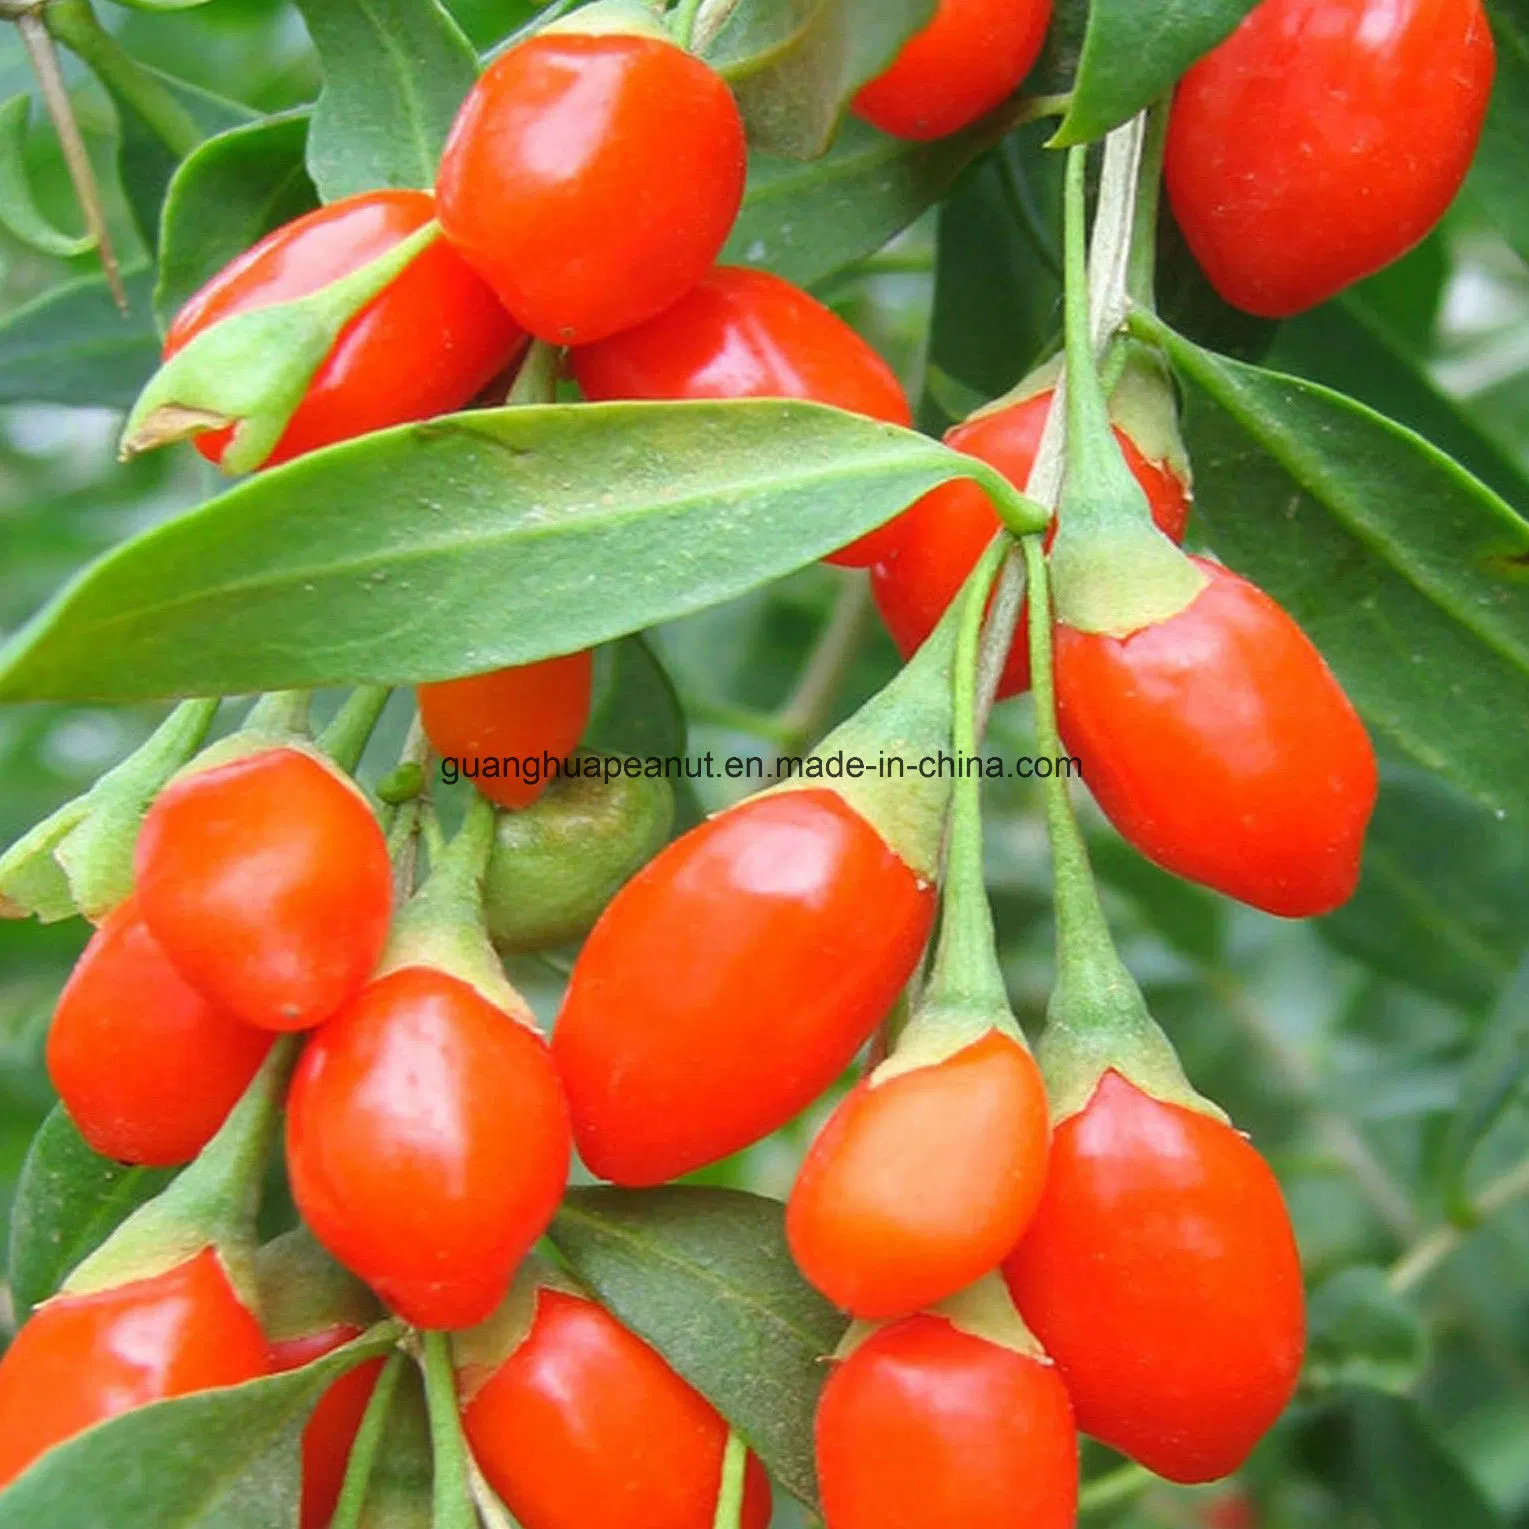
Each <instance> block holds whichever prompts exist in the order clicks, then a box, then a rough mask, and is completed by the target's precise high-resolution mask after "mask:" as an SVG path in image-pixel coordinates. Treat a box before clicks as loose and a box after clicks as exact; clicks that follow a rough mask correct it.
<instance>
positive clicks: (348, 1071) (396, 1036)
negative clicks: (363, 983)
mask: <svg viewBox="0 0 1529 1529" xmlns="http://www.w3.org/2000/svg"><path fill="white" fill-rule="evenodd" d="M568 1158H569V1139H568V1111H567V1106H566V1105H565V1104H564V1102H563V1093H562V1089H561V1087H560V1086H559V1083H558V1079H557V1074H556V1072H555V1071H554V1069H553V1065H552V1059H551V1056H550V1055H549V1054H548V1050H547V1045H546V1042H545V1041H543V1040H542V1038H541V1037H540V1036H539V1035H537V1034H536V1033H535V1032H534V1031H533V1030H531V1029H530V1028H529V1027H528V1026H527V1025H524V1024H521V1023H520V1022H519V1021H517V1020H516V1019H514V1018H512V1017H511V1016H510V1015H509V1014H507V1013H505V1012H504V1011H503V1010H502V1009H500V1008H498V1007H497V1006H495V1005H494V1004H492V1003H490V1002H489V1001H488V1000H487V999H486V998H484V997H483V996H482V995H481V994H479V993H478V992H477V991H476V990H475V989H474V988H473V987H471V986H469V984H468V983H466V982H464V981H462V980H461V979H460V978H457V977H454V976H450V975H448V974H447V973H445V972H443V971H438V970H435V969H433V968H431V967H425V966H409V967H404V968H402V969H401V970H398V971H395V972H391V973H389V974H388V975H386V976H383V977H380V978H378V979H377V980H376V981H374V982H372V983H370V984H369V985H368V986H367V987H366V988H364V989H363V990H362V992H361V993H360V994H359V995H358V996H357V997H356V998H355V999H354V1000H353V1001H352V1002H351V1003H350V1004H348V1005H347V1006H346V1007H345V1008H344V1009H343V1010H341V1012H340V1013H338V1014H337V1015H335V1016H334V1018H333V1019H331V1020H330V1021H328V1023H326V1024H325V1025H324V1026H323V1027H322V1028H321V1029H320V1030H319V1031H318V1032H317V1033H316V1034H315V1035H314V1037H313V1039H312V1040H311V1041H310V1042H309V1043H308V1046H307V1048H306V1050H305V1051H304V1052H303V1056H302V1059H301V1061H300V1062H299V1063H298V1067H297V1073H296V1075H295V1077H294V1079H293V1082H292V1092H291V1096H290V1098H289V1099H288V1103H287V1166H288V1170H289V1172H290V1175H291V1180H292V1192H293V1195H294V1197H295V1198H296V1201H297V1205H298V1209H299V1210H300V1211H301V1212H302V1216H303V1220H304V1221H305V1222H306V1223H307V1224H308V1226H309V1227H310V1228H311V1229H312V1231H313V1234H314V1236H315V1237H317V1238H318V1240H319V1241H320V1242H321V1243H323V1245H324V1246H325V1247H326V1248H328V1250H329V1251H330V1252H331V1253H332V1254H333V1255H334V1256H335V1257H336V1258H337V1259H339V1261H340V1262H341V1263H342V1264H344V1265H345V1266H346V1268H348V1269H350V1270H352V1271H353V1272H354V1273H356V1274H358V1275H360V1277H361V1278H362V1279H364V1280H365V1281H366V1282H367V1283H368V1284H369V1285H370V1286H371V1287H372V1288H373V1289H374V1290H376V1292H377V1293H378V1294H379V1295H380V1296H381V1297H382V1298H383V1299H384V1300H385V1301H387V1303H388V1304H389V1305H390V1306H392V1307H393V1309H394V1310H395V1311H397V1312H398V1313H399V1314H400V1315H401V1316H403V1317H406V1318H407V1319H408V1320H409V1321H411V1322H413V1323H414V1324H415V1325H416V1326H419V1327H433V1328H457V1327H470V1326H472V1325H473V1324H474V1323H476V1322H481V1321H482V1320H483V1319H484V1318H485V1317H487V1316H488V1315H489V1313H490V1312H491V1311H493V1309H494V1307H495V1306H497V1305H498V1304H499V1301H500V1300H501V1298H502V1297H503V1295H504V1293H505V1291H506V1289H507V1288H508V1287H509V1283H510V1278H511V1276H512V1275H513V1273H514V1271H515V1267H516V1265H517V1264H519V1262H520V1261H521V1259H522V1258H524V1257H525V1255H526V1253H527V1252H528V1251H529V1249H530V1248H531V1246H532V1244H533V1243H535V1241H536V1240H537V1238H539V1237H540V1236H541V1234H542V1233H543V1232H544V1231H545V1230H546V1227H547V1223H548V1222H549V1221H550V1220H551V1219H552V1213H553V1212H554V1211H555V1210H556V1209H557V1206H558V1202H559V1201H560V1200H561V1198H562V1194H563V1186H564V1183H565V1181H566V1179H567V1175H568Z"/></svg>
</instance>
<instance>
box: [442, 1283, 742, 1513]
mask: <svg viewBox="0 0 1529 1529" xmlns="http://www.w3.org/2000/svg"><path fill="white" fill-rule="evenodd" d="M463 1379H464V1381H465V1382H466V1383H467V1384H466V1389H465V1393H464V1394H467V1395H469V1396H470V1398H471V1399H470V1400H469V1401H468V1402H467V1404H466V1406H465V1407H464V1409H463V1414H462V1420H463V1423H464V1425H465V1428H466V1432H467V1440H468V1443H469V1444H470V1445H471V1447H472V1451H473V1454H474V1456H475V1458H476V1459H477V1461H478V1464H479V1466H480V1467H481V1468H482V1470H483V1474H484V1475H485V1476H486V1477H487V1478H488V1482H489V1485H490V1486H492V1487H493V1488H494V1490H495V1492H497V1493H498V1495H499V1496H500V1498H501V1499H502V1500H503V1502H504V1504H505V1506H506V1507H507V1508H509V1510H510V1512H511V1513H513V1514H514V1515H515V1517H516V1519H517V1521H518V1522H519V1523H520V1524H522V1525H523V1526H524V1529H588V1526H590V1525H594V1524H610V1525H618V1524H619V1525H620V1526H621V1529H711V1526H712V1521H713V1517H714V1515H715V1512H716V1504H717V1489H718V1487H719V1485H720V1484H721V1478H722V1452H723V1450H724V1448H725V1447H726V1444H727V1424H726V1423H725V1422H724V1421H723V1420H722V1418H721V1417H720V1416H719V1415H718V1413H717V1411H716V1409H715V1408H713V1407H712V1405H711V1403H710V1402H708V1401H707V1400H706V1398H705V1397H703V1396H702V1395H701V1393H700V1392H699V1391H697V1390H695V1389H694V1388H693V1387H692V1386H690V1385H689V1384H688V1383H687V1382H686V1381H684V1380H682V1379H681V1378H680V1377H679V1376H678V1375H677V1374H675V1372H674V1371H673V1370H672V1369H670V1367H669V1365H668V1363H667V1362H666V1361H665V1360H664V1358H663V1357H662V1356H661V1355H660V1354H659V1353H658V1352H657V1351H656V1350H655V1349H652V1348H650V1347H649V1346H648V1345H647V1344H646V1343H644V1342H643V1341H642V1339H641V1338H639V1337H638V1336H637V1335H636V1334H635V1333H633V1332H630V1331H628V1329H626V1328H625V1327H623V1326H622V1325H621V1324H620V1323H619V1322H618V1321H617V1320H616V1319H615V1318H614V1317H613V1316H611V1314H610V1313H609V1312H608V1311H606V1310H605V1309H604V1308H603V1307H601V1306H599V1305H597V1304H596V1303H595V1302H593V1301H588V1300H585V1299H583V1298H582V1297H580V1296H576V1295H569V1294H566V1293H565V1292H563V1291H560V1290H548V1289H541V1290H539V1291H537V1293H536V1314H535V1318H534V1320H533V1322H532V1326H531V1330H530V1332H529V1334H528V1335H527V1336H526V1338H525V1340H524V1341H523V1342H522V1343H521V1344H520V1346H519V1347H518V1348H516V1349H515V1350H514V1352H513V1353H511V1354H510V1355H509V1357H508V1358H507V1359H505V1360H504V1362H503V1363H502V1364H500V1365H499V1367H498V1368H497V1369H496V1370H495V1371H494V1372H493V1374H492V1375H490V1376H489V1377H488V1378H487V1380H485V1381H483V1382H482V1383H481V1384H480V1385H478V1386H477V1389H476V1390H473V1389H472V1387H473V1385H474V1384H475V1382H474V1381H473V1379H472V1378H471V1377H467V1376H464V1377H463ZM769 1522H770V1484H769V1481H768V1479H767V1478H766V1476H765V1473H764V1468H763V1467H762V1466H761V1465H760V1463H759V1461H758V1460H757V1459H756V1458H755V1457H754V1456H753V1455H750V1456H749V1460H748V1466H747V1473H746V1475H745V1478H744V1500H743V1517H742V1526H743V1529H765V1526H766V1525H767V1524H768V1523H769Z"/></svg>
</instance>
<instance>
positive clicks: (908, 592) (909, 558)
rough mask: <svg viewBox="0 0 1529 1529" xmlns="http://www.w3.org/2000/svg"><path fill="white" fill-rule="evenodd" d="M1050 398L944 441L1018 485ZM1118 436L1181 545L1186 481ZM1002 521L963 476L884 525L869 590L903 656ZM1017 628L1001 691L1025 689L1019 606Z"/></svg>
mask: <svg viewBox="0 0 1529 1529" xmlns="http://www.w3.org/2000/svg"><path fill="white" fill-rule="evenodd" d="M1051 396H1052V395H1051V390H1050V389H1049V388H1048V389H1047V390H1046V391H1045V392H1043V393H1037V394H1036V395H1034V396H1033V397H1031V398H1026V399H1024V400H1022V401H1021V402H1019V403H1016V404H1010V405H1009V406H1008V407H1007V408H1005V409H996V410H994V411H993V412H992V413H991V414H982V415H978V416H977V417H976V418H974V419H970V420H967V421H966V423H965V424H961V425H957V426H956V427H955V428H954V429H952V430H950V431H948V432H947V433H946V436H945V444H946V445H947V446H950V447H953V448H954V449H955V450H956V451H964V452H966V453H967V454H968V455H969V456H974V457H978V458H980V459H981V460H982V461H984V462H986V463H987V464H988V465H989V466H990V467H996V468H997V469H998V471H999V472H1001V473H1002V474H1003V475H1004V477H1006V478H1007V479H1008V480H1009V482H1011V483H1012V484H1014V486H1015V487H1016V488H1019V489H1023V488H1024V486H1025V484H1026V483H1027V482H1028V481H1029V478H1030V470H1031V468H1032V467H1033V466H1034V465H1035V458H1036V454H1037V452H1039V450H1040V444H1041V435H1042V434H1043V432H1044V431H1045V428H1046V415H1047V414H1048V413H1049V411H1050V408H1051ZM1115 440H1116V442H1117V444H1118V445H1119V446H1120V449H1121V451H1122V453H1123V454H1124V456H1125V459H1126V465H1127V466H1128V467H1129V468H1130V469H1131V472H1132V474H1133V475H1134V476H1135V478H1136V481H1137V482H1138V483H1139V484H1140V485H1141V486H1142V489H1143V490H1144V491H1145V493H1146V495H1147V499H1148V502H1149V503H1150V504H1151V506H1152V518H1153V520H1154V521H1155V522H1156V523H1157V526H1158V529H1159V530H1161V531H1162V532H1163V533H1164V534H1165V535H1168V536H1171V537H1172V538H1173V539H1174V540H1175V541H1183V539H1184V528H1185V526H1186V525H1187V524H1188V521H1189V495H1188V492H1187V491H1186V489H1185V487H1184V484H1183V482H1182V481H1181V480H1180V479H1179V477H1178V476H1177V475H1176V474H1175V473H1174V471H1173V470H1172V468H1171V467H1170V466H1169V465H1168V464H1167V463H1166V462H1149V461H1148V460H1147V459H1146V458H1145V457H1144V456H1143V455H1142V454H1141V452H1140V451H1139V450H1137V448H1136V446H1135V444H1134V443H1133V442H1132V440H1131V439H1130V437H1129V436H1127V435H1126V434H1125V432H1124V431H1123V430H1120V429H1119V428H1117V429H1116V430H1115ZM1000 524H1001V522H1000V521H999V519H998V512H997V511H996V510H994V508H993V506H992V503H991V502H990V501H989V499H988V497H987V495H986V494H984V493H983V492H982V490H981V489H980V488H978V487H977V485H976V484H975V483H973V482H971V481H970V480H969V479H957V480H954V481H952V482H950V483H942V484H941V485H940V487H939V488H937V489H934V490H932V491H931V492H930V493H927V494H925V495H924V497H923V498H922V499H920V500H918V501H917V503H915V504H914V505H913V506H912V507H911V508H909V509H908V510H905V511H904V512H903V514H902V515H900V516H899V517H898V518H897V519H896V520H894V521H893V522H892V524H891V525H890V526H888V527H887V528H886V529H887V530H888V531H889V532H892V533H893V545H892V547H891V549H890V551H888V552H887V553H885V554H884V555H883V556H882V558H881V560H880V561H878V562H877V563H876V565H875V566H874V567H873V568H872V569H871V593H872V594H873V595H874V596H875V599H876V609H877V610H878V611H880V612H881V619H882V621H883V623H884V624H885V626H886V629H887V631H888V632H890V633H891V635H892V640H893V641H894V642H895V643H896V644H897V647H898V651H899V652H900V653H901V654H902V656H903V657H904V658H905V659H906V658H911V657H912V656H913V655H914V654H915V653H916V652H917V651H918V650H919V648H920V647H921V646H922V645H923V643H924V640H925V639H926V638H927V637H928V636H929V634H930V633H931V632H932V631H933V630H934V629H935V626H936V625H937V624H938V623H939V619H940V617H941V616H943V615H944V614H945V610H946V607H947V606H948V605H949V604H950V602H951V601H952V600H953V599H955V597H956V594H957V593H958V592H959V590H960V588H961V586H962V585H963V584H964V583H965V582H966V578H967V575H968V574H970V573H971V571H972V569H973V568H975V567H976V565H977V559H978V558H979V557H981V556H982V552H983V549H984V548H985V547H986V546H987V545H988V543H989V542H990V541H992V539H993V537H994V536H995V535H997V533H998V530H999V527H1000ZM1015 631H1016V639H1015V642H1014V644H1013V646H1012V647H1011V648H1010V650H1009V659H1008V663H1007V664H1006V665H1005V666H1004V671H1003V678H1002V681H1001V682H1000V685H999V689H998V694H999V696H1000V697H1003V696H1012V695H1019V694H1020V693H1021V692H1023V691H1025V690H1028V689H1029V688H1030V649H1029V644H1028V643H1026V642H1025V640H1024V631H1025V616H1024V613H1023V612H1021V614H1020V616H1019V618H1018V621H1017V623H1016V627H1015Z"/></svg>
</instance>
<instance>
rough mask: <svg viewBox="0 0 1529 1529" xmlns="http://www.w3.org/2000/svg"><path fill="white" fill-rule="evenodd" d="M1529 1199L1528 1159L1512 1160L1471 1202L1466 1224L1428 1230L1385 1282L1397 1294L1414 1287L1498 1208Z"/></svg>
mask: <svg viewBox="0 0 1529 1529" xmlns="http://www.w3.org/2000/svg"><path fill="white" fill-rule="evenodd" d="M1525 1198H1529V1158H1525V1159H1524V1160H1523V1161H1522V1162H1520V1163H1515V1164H1514V1166H1513V1167H1511V1168H1509V1169H1508V1170H1507V1172H1506V1173H1503V1174H1501V1175H1499V1176H1498V1177H1497V1178H1495V1179H1493V1180H1492V1182H1491V1183H1490V1184H1488V1185H1487V1187H1486V1188H1485V1189H1483V1190H1482V1191H1481V1193H1480V1194H1479V1195H1477V1196H1476V1198H1475V1200H1474V1201H1472V1204H1471V1210H1472V1212H1473V1214H1472V1218H1471V1221H1470V1224H1469V1225H1466V1226H1460V1225H1456V1224H1453V1223H1451V1224H1450V1225H1448V1226H1441V1227H1437V1228H1435V1229H1434V1230H1433V1231H1431V1232H1429V1233H1428V1235H1427V1236H1425V1237H1423V1238H1421V1239H1419V1241H1418V1242H1416V1243H1415V1244H1414V1245H1413V1246H1412V1247H1411V1248H1409V1249H1408V1250H1407V1252H1405V1253H1404V1254H1402V1256H1401V1257H1400V1258H1399V1259H1397V1261H1396V1262H1395V1263H1394V1264H1393V1265H1392V1266H1391V1273H1390V1274H1389V1275H1388V1276H1387V1282H1388V1283H1389V1284H1390V1286H1391V1288H1392V1290H1394V1291H1395V1292H1396V1293H1397V1294H1398V1295H1404V1294H1406V1293H1407V1292H1408V1291H1409V1290H1413V1289H1415V1288H1416V1287H1417V1286H1418V1285H1420V1284H1422V1282H1423V1281H1424V1280H1425V1279H1427V1278H1428V1276H1429V1275H1430V1274H1432V1273H1433V1272H1434V1270H1435V1269H1437V1268H1438V1267H1439V1265H1440V1264H1442V1263H1443V1262H1444V1261H1445V1259H1447V1258H1449V1257H1450V1255H1451V1254H1453V1253H1454V1252H1455V1250H1456V1249H1457V1248H1459V1247H1460V1246H1461V1244H1462V1243H1464V1242H1465V1240H1466V1238H1467V1237H1469V1236H1470V1234H1471V1233H1472V1232H1473V1231H1474V1230H1475V1229H1476V1228H1477V1227H1478V1226H1479V1225H1480V1224H1481V1223H1482V1222H1483V1221H1489V1220H1490V1219H1491V1218H1492V1217H1493V1216H1495V1215H1496V1214H1497V1213H1498V1212H1499V1211H1502V1210H1506V1209H1507V1208H1508V1206H1510V1205H1512V1204H1513V1203H1514V1202H1515V1201H1518V1200H1522V1199H1525Z"/></svg>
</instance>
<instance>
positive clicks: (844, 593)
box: [775, 574, 871, 748]
mask: <svg viewBox="0 0 1529 1529" xmlns="http://www.w3.org/2000/svg"><path fill="white" fill-rule="evenodd" d="M870 614H871V590H870V585H869V584H868V583H867V582H866V580H865V578H864V576H863V575H860V574H849V575H847V576H846V578H845V582H844V586H843V588H841V589H840V591H839V598H838V600H837V601H836V602H835V603H834V608H833V614H832V615H831V616H829V618H828V624H827V625H826V626H825V627H824V628H823V634H822V636H821V637H819V638H818V642H817V646H816V647H815V648H814V649H813V651H812V657H811V658H809V659H808V661H807V667H806V668H805V669H804V670H803V671H802V677H801V679H800V680H799V681H798V682H797V686H796V689H795V690H794V691H793V692H792V694H791V698H790V699H789V700H788V701H787V702H786V704H785V705H784V706H783V707H781V709H780V711H779V712H778V713H777V714H776V717H775V726H776V727H777V728H778V729H779V730H780V733H781V735H782V739H783V741H785V742H786V743H787V744H788V746H789V745H793V744H794V745H795V747H797V748H802V747H804V746H805V745H806V744H808V743H812V742H815V741H816V739H817V736H818V734H820V733H821V732H822V731H823V729H824V728H825V727H826V726H827V725H828V719H829V718H830V717H831V716H832V714H833V708H834V703H835V701H837V700H838V698H839V692H840V690H841V689H843V686H844V680H845V677H846V676H847V675H848V673H849V670H850V666H851V665H852V664H853V663H854V661H855V658H856V656H857V655H858V653H859V652H860V643H861V640H862V639H863V638H864V636H865V631H866V625H867V623H868V621H869V619H870Z"/></svg>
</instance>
